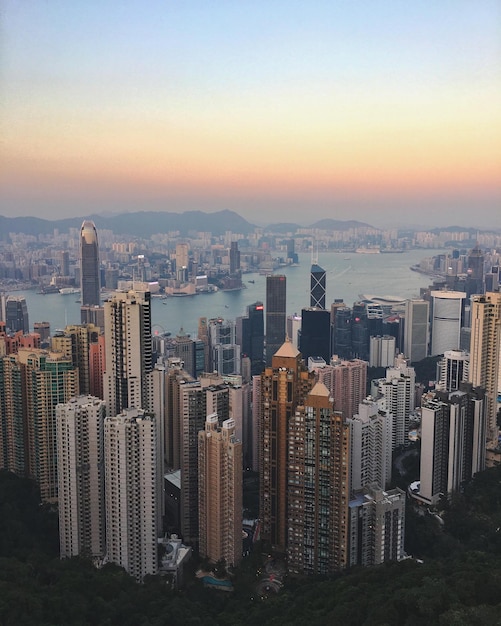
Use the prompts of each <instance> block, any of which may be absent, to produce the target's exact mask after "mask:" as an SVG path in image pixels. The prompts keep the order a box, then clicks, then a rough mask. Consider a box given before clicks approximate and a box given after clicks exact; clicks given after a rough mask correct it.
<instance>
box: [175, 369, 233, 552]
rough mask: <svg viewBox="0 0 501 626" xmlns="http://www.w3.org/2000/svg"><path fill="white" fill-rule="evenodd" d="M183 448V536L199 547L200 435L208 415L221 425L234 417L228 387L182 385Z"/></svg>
mask: <svg viewBox="0 0 501 626" xmlns="http://www.w3.org/2000/svg"><path fill="white" fill-rule="evenodd" d="M179 390H180V421H181V424H180V449H181V455H180V456H181V458H180V461H181V533H182V535H183V539H184V540H185V541H187V542H189V543H191V544H195V545H196V544H198V539H199V511H198V480H199V474H198V433H199V432H200V431H201V430H203V429H204V426H205V421H206V419H207V415H211V414H213V413H215V414H217V416H218V418H219V424H222V423H223V422H224V421H225V420H227V419H228V418H229V417H230V414H229V392H228V387H227V386H226V385H209V386H207V387H202V385H201V383H200V381H195V382H188V381H186V382H183V383H182V384H181V385H180V389H179Z"/></svg>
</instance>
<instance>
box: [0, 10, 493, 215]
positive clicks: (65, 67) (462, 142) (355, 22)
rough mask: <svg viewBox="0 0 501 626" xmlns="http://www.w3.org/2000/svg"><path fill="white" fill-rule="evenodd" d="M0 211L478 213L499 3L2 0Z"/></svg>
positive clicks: (486, 209)
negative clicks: (0, 178)
mask: <svg viewBox="0 0 501 626" xmlns="http://www.w3.org/2000/svg"><path fill="white" fill-rule="evenodd" d="M0 19H1V22H2V38H3V54H2V56H3V61H2V74H1V77H0V82H1V85H2V92H3V94H4V106H3V113H2V122H3V124H2V135H3V145H2V149H1V151H0V152H1V155H0V156H1V162H2V165H1V167H2V171H3V174H4V176H3V181H4V182H3V190H2V204H1V210H0V213H1V214H3V215H38V216H41V217H47V218H50V219H54V218H58V217H63V216H66V217H67V216H70V215H79V216H85V215H90V214H92V213H102V212H110V211H113V212H121V211H135V210H167V211H174V212H182V211H184V210H190V209H198V210H204V211H209V212H212V211H216V210H221V209H232V210H235V211H237V212H238V213H240V214H241V215H243V216H244V217H246V218H247V219H249V221H253V222H261V223H268V222H270V221H286V220H287V221H298V222H300V223H305V222H306V220H311V218H313V220H312V221H314V219H319V218H322V217H334V218H338V219H349V218H352V219H359V220H363V221H367V222H369V223H372V222H376V221H377V225H380V226H381V227H384V226H386V225H389V224H405V223H413V224H416V223H417V224H422V223H426V222H427V221H429V220H430V219H431V218H433V222H434V224H436V225H438V226H440V225H446V224H451V223H458V224H460V225H470V224H471V222H472V220H473V217H472V216H473V215H475V224H476V225H478V226H480V227H483V226H495V219H496V211H497V207H498V206H499V200H500V198H501V179H500V171H499V160H500V155H499V145H501V142H500V141H499V137H500V130H501V116H500V113H499V111H500V110H501V107H500V106H499V104H500V101H501V80H500V75H501V73H500V72H499V59H500V58H501V55H500V54H499V43H498V42H499V37H498V34H499V33H498V24H499V5H498V3H496V2H494V1H489V0H481V1H479V2H475V3H470V2H463V1H459V0H456V1H454V2H442V3H440V4H439V5H433V6H432V5H431V4H430V3H426V4H420V5H416V4H411V3H407V2H396V3H395V2H393V3H390V2H387V1H382V0H381V1H379V2H375V3H371V4H370V5H369V6H362V5H356V4H352V3H336V4H335V5H333V4H332V3H327V2H323V1H319V2H316V3H314V5H304V4H303V3H299V2H287V3H284V2H276V3H273V4H272V5H271V6H270V5H269V4H266V5H265V4H264V3H262V2H257V3H255V2H253V3H248V2H244V3H238V5H233V4H232V3H227V2H220V3H217V4H216V5H211V6H210V8H209V6H208V5H206V4H205V3H201V2H195V1H193V2H189V3H182V4H181V3H168V4H167V5H165V4H164V3H160V2H158V1H157V0H155V1H154V2H151V3H148V6H147V8H146V9H145V8H144V5H142V4H140V3H139V2H137V1H133V2H129V3H127V4H123V3H117V2H114V1H111V2H107V3H105V5H101V4H97V3H96V4H93V3H91V4H89V3H82V2H73V3H70V4H68V3H60V2H56V1H53V0H50V1H49V2H46V3H42V4H39V3H34V2H27V3H23V4H22V5H20V4H18V3H15V2H12V0H7V2H6V3H5V6H4V9H3V12H2V16H1V18H0Z"/></svg>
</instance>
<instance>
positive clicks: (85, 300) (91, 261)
mask: <svg viewBox="0 0 501 626" xmlns="http://www.w3.org/2000/svg"><path fill="white" fill-rule="evenodd" d="M80 284H81V292H82V297H81V301H82V305H83V306H99V304H100V300H99V294H100V280H99V246H98V240H97V230H96V226H95V225H94V222H92V221H91V220H85V221H84V223H83V224H82V228H81V230H80Z"/></svg>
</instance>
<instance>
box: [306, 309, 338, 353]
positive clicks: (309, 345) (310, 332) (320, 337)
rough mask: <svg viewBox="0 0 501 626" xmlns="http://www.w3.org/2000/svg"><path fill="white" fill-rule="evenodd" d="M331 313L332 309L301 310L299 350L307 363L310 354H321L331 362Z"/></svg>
mask: <svg viewBox="0 0 501 626" xmlns="http://www.w3.org/2000/svg"><path fill="white" fill-rule="evenodd" d="M330 321H331V315H330V311H325V310H322V309H318V308H309V309H303V310H302V311H301V341H300V345H299V350H300V351H301V354H302V355H303V359H304V361H305V363H308V358H309V357H310V356H320V357H322V358H323V359H324V361H325V362H326V363H329V361H330V358H331V354H330V348H331V340H330V329H331V324H330Z"/></svg>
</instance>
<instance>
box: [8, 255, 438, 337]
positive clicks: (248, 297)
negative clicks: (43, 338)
mask: <svg viewBox="0 0 501 626" xmlns="http://www.w3.org/2000/svg"><path fill="white" fill-rule="evenodd" d="M438 253H439V251H435V250H434V251H430V252H428V253H427V251H424V250H411V251H409V252H405V253H402V254H354V253H353V254H343V253H341V254H339V253H330V252H327V253H323V254H320V255H319V258H318V262H319V265H321V266H322V267H323V268H324V269H325V270H326V279H327V297H326V305H327V307H329V306H330V303H331V302H333V301H334V299H335V298H343V300H344V302H345V303H346V304H347V305H348V306H351V305H352V304H353V302H354V301H356V300H358V299H359V294H362V293H363V294H375V295H379V296H386V295H390V296H401V297H402V298H412V297H415V296H418V295H419V289H420V287H424V286H427V285H429V284H430V283H431V279H430V278H429V277H428V276H425V275H423V274H419V273H417V272H412V271H411V270H410V269H409V268H410V266H411V265H414V264H416V263H418V262H419V261H420V260H421V259H422V258H423V257H425V256H431V254H438ZM299 260H300V263H299V265H298V266H288V267H283V268H280V269H279V270H277V271H276V273H282V274H285V275H286V276H287V313H288V314H292V313H295V312H297V313H300V312H301V309H302V308H304V307H306V306H309V289H310V265H311V258H310V256H309V255H308V254H301V255H300V257H299ZM249 281H254V282H249ZM243 282H244V285H245V287H246V288H245V289H242V290H240V291H218V292H217V293H214V294H206V295H197V296H188V297H179V298H176V297H174V298H167V299H164V300H162V299H160V298H153V304H152V324H153V331H154V332H155V331H158V332H164V331H168V332H171V333H172V334H176V333H177V332H178V331H179V329H180V328H181V327H182V328H183V329H184V331H185V332H187V333H190V334H191V335H192V336H194V335H196V332H197V326H198V318H199V317H201V316H205V317H207V318H211V317H223V318H225V319H235V318H236V317H238V316H239V315H243V314H244V313H245V310H246V307H247V305H249V304H251V303H253V302H256V301H258V300H260V301H262V302H264V301H265V297H266V276H262V275H259V274H244V276H243ZM12 294H13V295H22V296H25V297H26V302H27V304H28V314H29V320H30V326H31V328H33V323H34V322H40V321H48V322H50V325H51V331H52V332H53V331H54V330H55V329H57V328H64V326H65V325H66V324H79V323H80V303H79V302H77V301H76V300H77V298H78V294H77V295H76V296H75V294H68V295H59V294H54V295H41V294H37V293H36V291H35V290H30V291H15V292H12Z"/></svg>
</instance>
